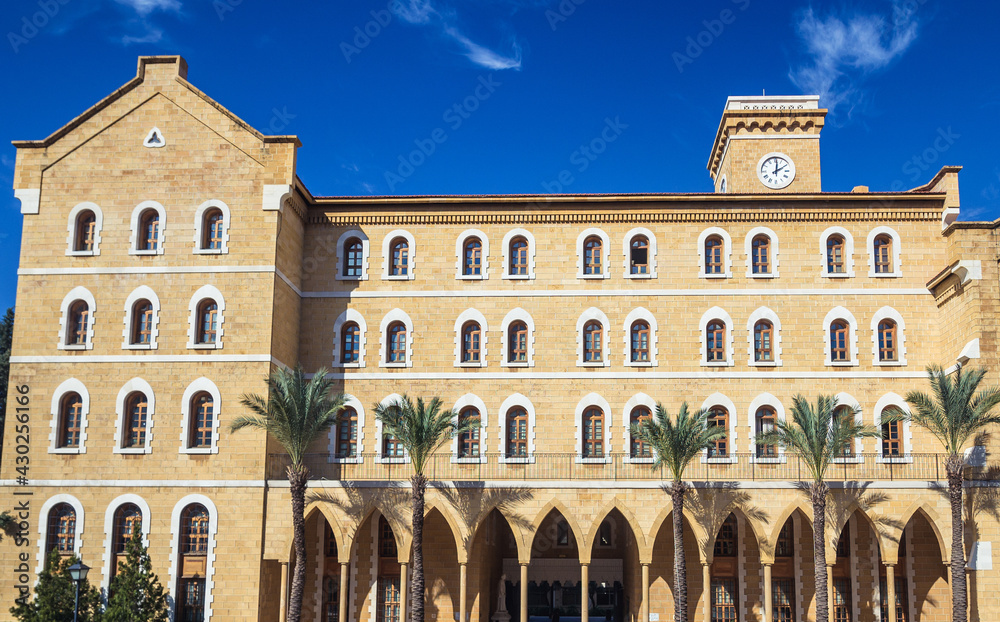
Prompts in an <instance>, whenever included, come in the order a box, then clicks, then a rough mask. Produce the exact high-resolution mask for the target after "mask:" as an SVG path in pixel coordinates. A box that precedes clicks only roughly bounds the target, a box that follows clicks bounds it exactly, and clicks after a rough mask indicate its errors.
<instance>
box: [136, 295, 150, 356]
mask: <svg viewBox="0 0 1000 622" xmlns="http://www.w3.org/2000/svg"><path fill="white" fill-rule="evenodd" d="M152 339H153V303H151V302H150V301H148V300H140V301H139V302H137V303H135V306H133V307H132V341H131V343H133V344H141V345H149V344H150V343H152Z"/></svg>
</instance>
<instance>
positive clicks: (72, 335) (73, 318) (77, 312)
mask: <svg viewBox="0 0 1000 622" xmlns="http://www.w3.org/2000/svg"><path fill="white" fill-rule="evenodd" d="M89 328H90V309H89V308H88V307H87V303H86V302H84V301H82V300H77V301H75V302H73V304H72V305H70V307H69V324H68V325H67V326H66V345H68V346H82V345H86V343H87V331H88V330H89Z"/></svg>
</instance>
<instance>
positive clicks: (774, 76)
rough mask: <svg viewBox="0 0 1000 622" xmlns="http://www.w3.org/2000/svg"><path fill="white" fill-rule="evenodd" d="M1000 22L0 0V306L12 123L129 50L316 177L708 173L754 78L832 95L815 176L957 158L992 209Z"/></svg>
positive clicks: (76, 98)
mask: <svg viewBox="0 0 1000 622" xmlns="http://www.w3.org/2000/svg"><path fill="white" fill-rule="evenodd" d="M623 7H627V10H625V9H624V8H623ZM32 22H33V23H32ZM997 24H1000V3H981V2H977V3H973V2H951V3H945V2H939V1H937V0H924V1H921V0H896V1H895V2H893V1H892V0H869V1H863V2H825V1H817V2H813V3H811V4H810V3H808V2H806V1H781V2H774V1H771V2H765V1H764V0H705V1H703V2H683V3H682V2H667V1H663V0H655V1H654V0H641V1H633V2H628V3H621V2H610V1H608V0H561V1H560V0H551V1H546V0H394V1H392V2H389V1H385V0H380V1H376V2H369V1H367V0H352V1H350V2H348V1H340V2H329V3H327V2H322V3H320V2H305V1H298V0H285V1H283V2H281V3H278V2H273V1H272V2H265V1H263V0H5V1H4V2H3V3H0V32H2V33H3V34H4V41H3V42H2V43H0V78H2V83H3V84H4V85H5V95H6V96H5V97H3V98H2V99H0V112H2V114H0V186H3V187H4V188H6V189H7V190H5V191H3V192H0V197H2V198H0V213H2V218H3V220H2V227H0V308H5V307H7V306H9V305H12V304H13V302H14V291H15V285H16V274H15V270H16V267H17V261H18V250H19V245H20V240H19V237H20V224H21V216H20V213H19V203H18V201H17V200H15V199H14V198H13V192H12V190H11V185H12V172H13V162H14V148H13V147H12V146H10V142H9V141H10V140H16V139H40V138H43V137H45V136H47V135H48V134H50V133H51V132H53V131H54V130H56V129H57V128H58V127H60V126H62V125H63V124H64V123H66V122H68V121H69V120H70V119H72V118H73V117H75V116H76V115H78V114H79V113H80V112H82V111H83V110H85V109H86V108H88V107H89V106H91V105H92V104H94V103H95V102H97V101H98V100H99V99H101V98H102V97H104V96H106V95H107V94H108V93H110V92H111V91H113V90H114V89H116V88H118V87H119V86H121V85H122V84H124V83H125V82H126V81H128V80H129V79H130V78H131V77H132V76H133V75H134V72H135V65H136V56H138V55H141V54H181V55H183V56H184V57H185V58H186V59H187V61H188V64H189V74H188V78H189V79H190V80H191V81H192V82H193V83H194V84H195V85H196V86H198V87H199V88H200V89H202V90H203V91H205V92H206V93H208V94H209V95H210V96H211V97H213V98H215V99H216V100H218V101H219V102H220V103H222V104H223V105H224V106H226V107H228V108H229V109H230V110H232V111H233V112H235V113H236V114H237V115H239V116H240V117H242V118H243V119H245V120H246V121H248V122H249V123H251V124H252V125H254V126H255V127H257V128H258V129H260V130H261V131H263V132H265V133H281V134H285V133H287V134H297V135H298V136H299V137H300V138H301V140H302V143H303V147H302V149H301V150H300V152H299V169H298V170H299V174H300V176H301V177H302V179H303V180H304V181H305V183H306V185H307V186H308V187H309V189H310V190H311V191H312V192H313V193H314V194H317V195H364V194H452V193H537V192H549V191H559V190H561V191H563V192H572V193H579V192H702V191H710V190H711V188H712V186H711V181H710V179H709V176H708V173H707V171H706V170H705V164H706V162H707V160H708V156H709V151H710V148H711V145H712V140H713V138H714V135H715V131H716V129H717V127H718V122H719V117H720V114H721V111H722V107H723V104H724V103H725V99H726V97H727V96H728V95H757V94H760V93H761V92H762V90H766V91H767V93H769V94H803V93H818V94H820V95H821V96H822V102H821V103H822V104H823V105H824V106H827V107H830V108H831V115H830V116H829V117H828V118H827V125H826V128H825V129H824V131H823V143H822V158H823V189H824V190H827V191H843V190H850V189H851V188H852V187H853V186H855V185H868V186H870V187H871V188H872V189H873V190H892V189H908V188H911V187H914V186H917V185H920V184H921V183H923V182H925V181H927V180H928V179H930V177H931V176H932V175H933V174H934V172H936V171H937V170H938V169H939V168H940V166H942V165H944V164H959V165H963V166H964V167H965V169H964V170H963V172H962V174H961V177H960V179H961V190H962V204H963V207H962V219H963V220H992V219H994V218H997V217H998V216H1000V158H998V156H997V152H996V147H995V145H993V142H992V140H983V139H982V138H981V137H980V135H981V134H982V133H983V132H987V133H988V134H992V133H993V132H992V130H990V129H989V128H991V127H993V122H994V119H995V117H996V115H997V113H998V112H1000V80H998V77H1000V70H998V69H997V65H996V62H995V59H997V58H1000V38H998V37H996V36H995V30H996V26H997ZM602 134H603V135H604V136H605V137H613V138H614V140H613V141H610V142H608V143H607V144H606V148H605V149H604V150H602V152H601V153H599V154H598V153H593V152H590V151H586V152H585V151H582V150H581V147H582V146H586V145H588V144H590V143H591V141H593V140H594V139H596V138H598V137H600V136H602ZM421 145H422V146H423V148H424V151H425V152H428V153H429V155H427V156H425V157H423V158H420V157H417V158H416V161H418V162H420V160H422V162H420V164H419V165H418V166H416V167H413V168H412V170H410V168H408V167H405V166H404V167H402V168H400V157H401V156H402V157H403V158H408V157H409V156H410V154H411V152H413V151H414V150H415V149H418V148H419V147H420V146H421ZM432 148H433V151H431V149H432ZM564 171H565V172H567V173H568V176H567V175H565V174H564V175H562V180H563V181H564V182H565V181H568V183H560V182H559V179H560V176H561V173H563V172H564ZM570 180H571V181H570ZM60 226H61V225H60Z"/></svg>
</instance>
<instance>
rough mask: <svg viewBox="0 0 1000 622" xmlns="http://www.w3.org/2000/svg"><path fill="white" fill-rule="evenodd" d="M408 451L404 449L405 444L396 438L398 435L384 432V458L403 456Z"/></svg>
mask: <svg viewBox="0 0 1000 622" xmlns="http://www.w3.org/2000/svg"><path fill="white" fill-rule="evenodd" d="M405 456H406V453H405V452H404V451H403V444H402V443H400V442H399V441H398V440H396V437H395V436H393V435H392V434H389V433H388V432H385V431H383V432H382V457H383V458H403V457H405Z"/></svg>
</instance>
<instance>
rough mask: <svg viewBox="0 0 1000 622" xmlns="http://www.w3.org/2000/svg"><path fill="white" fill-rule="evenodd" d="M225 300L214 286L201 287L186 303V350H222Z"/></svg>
mask: <svg viewBox="0 0 1000 622" xmlns="http://www.w3.org/2000/svg"><path fill="white" fill-rule="evenodd" d="M225 310H226V300H225V298H223V297H222V292H220V291H219V290H218V289H217V288H216V287H215V286H214V285H203V286H202V287H200V288H198V291H196V292H195V293H194V295H193V296H191V301H190V302H189V303H188V314H189V316H188V317H189V319H188V343H187V347H188V349H195V350H216V349H221V348H222V336H223V332H224V329H223V327H222V322H223V319H224V318H225Z"/></svg>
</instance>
